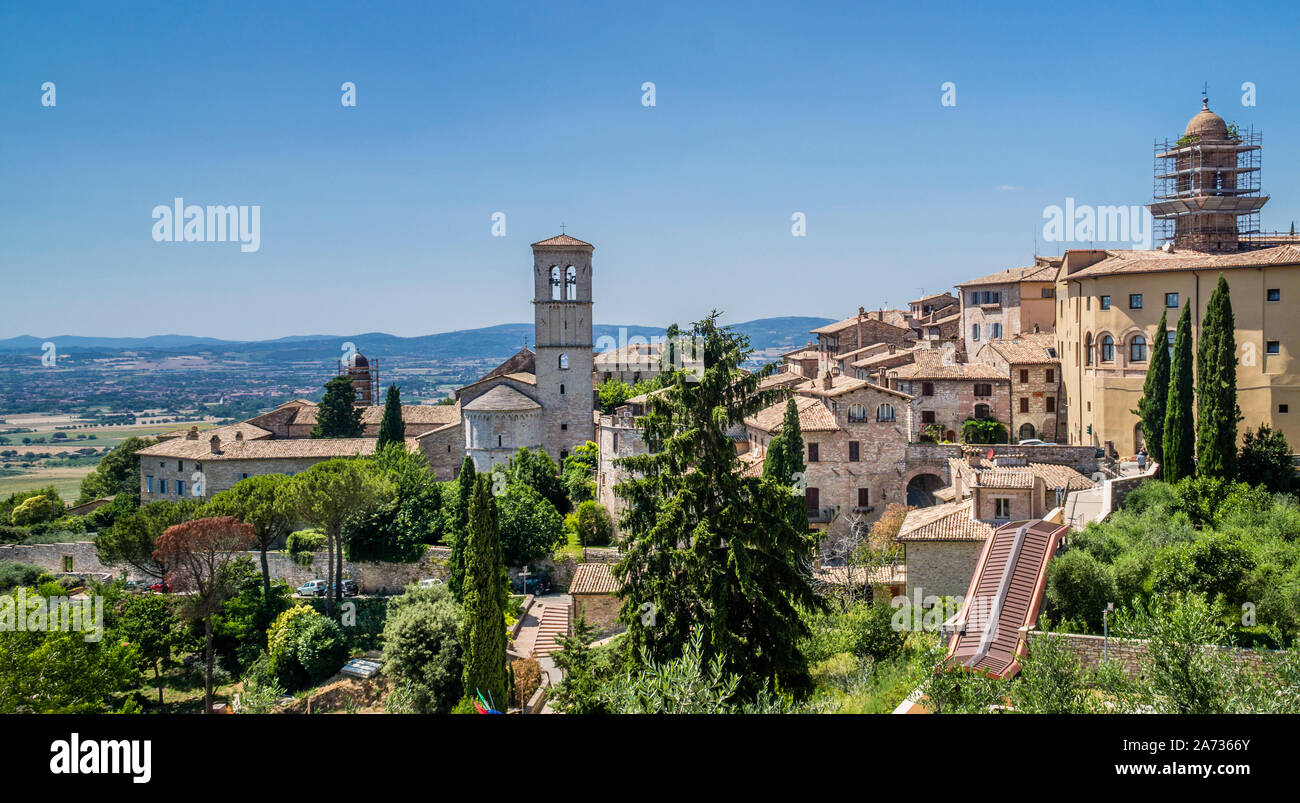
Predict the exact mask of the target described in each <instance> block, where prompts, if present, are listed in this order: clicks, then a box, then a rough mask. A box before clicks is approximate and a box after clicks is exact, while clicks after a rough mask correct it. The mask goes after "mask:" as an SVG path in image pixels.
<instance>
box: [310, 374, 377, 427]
mask: <svg viewBox="0 0 1300 803" xmlns="http://www.w3.org/2000/svg"><path fill="white" fill-rule="evenodd" d="M364 432H365V427H364V426H363V425H362V424H361V410H360V408H358V407H357V392H356V390H355V389H353V387H352V380H350V379H348V378H347V377H346V376H336V377H334V378H333V379H331V380H330V381H328V382H326V383H325V395H324V396H322V397H321V400H320V404H319V405H318V406H317V407H316V425H315V426H313V427H312V429H311V436H312V437H313V438H360V437H361V435H362V434H363V433H364Z"/></svg>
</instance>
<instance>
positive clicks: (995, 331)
mask: <svg viewBox="0 0 1300 803" xmlns="http://www.w3.org/2000/svg"><path fill="white" fill-rule="evenodd" d="M1001 337H1002V324H1000V323H995V324H990V328H989V339H991V340H999V339H1001Z"/></svg>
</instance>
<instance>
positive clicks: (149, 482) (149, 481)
mask: <svg viewBox="0 0 1300 803" xmlns="http://www.w3.org/2000/svg"><path fill="white" fill-rule="evenodd" d="M144 489H145V490H146V491H148V492H149V493H153V477H150V476H146V477H145V478H144Z"/></svg>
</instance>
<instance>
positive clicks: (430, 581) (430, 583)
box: [420, 577, 442, 588]
mask: <svg viewBox="0 0 1300 803" xmlns="http://www.w3.org/2000/svg"><path fill="white" fill-rule="evenodd" d="M440 585H442V581H441V580H439V579H438V578H437V577H426V578H424V579H423V580H421V581H420V588H433V587H434V586H440Z"/></svg>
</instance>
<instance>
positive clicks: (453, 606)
mask: <svg viewBox="0 0 1300 803" xmlns="http://www.w3.org/2000/svg"><path fill="white" fill-rule="evenodd" d="M462 618H463V614H462V611H461V607H460V605H459V604H457V603H456V600H455V599H454V598H453V597H452V594H451V590H450V589H449V588H447V586H446V585H445V584H439V585H435V586H432V587H430V588H420V587H418V586H411V587H410V588H408V589H407V590H406V593H404V594H402V595H401V596H398V597H394V598H392V599H391V600H389V602H388V613H387V618H386V620H385V622H384V660H385V665H384V672H385V673H390V674H392V675H394V676H396V677H397V678H399V679H400V680H401V681H403V683H404V686H403V688H404V689H406V693H407V694H409V701H407V702H404V703H403V705H410V706H411V708H412V709H413V710H414V711H418V712H422V713H447V712H448V711H452V709H453V706H454V705H455V704H456V701H458V700H460V699H461V697H462V696H463V694H464V692H463V687H462V683H461V675H462V674H463V671H464V665H463V664H462V661H461V654H462V649H461V643H460V628H461V621H462ZM471 710H473V709H472V708H471Z"/></svg>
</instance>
